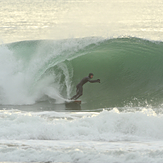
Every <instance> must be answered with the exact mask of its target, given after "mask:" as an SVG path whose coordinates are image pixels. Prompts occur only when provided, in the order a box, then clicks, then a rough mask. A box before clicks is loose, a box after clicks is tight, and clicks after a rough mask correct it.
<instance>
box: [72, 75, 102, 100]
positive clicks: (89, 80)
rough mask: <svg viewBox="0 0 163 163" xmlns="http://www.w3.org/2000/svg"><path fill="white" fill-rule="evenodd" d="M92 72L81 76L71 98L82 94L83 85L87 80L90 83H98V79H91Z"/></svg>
mask: <svg viewBox="0 0 163 163" xmlns="http://www.w3.org/2000/svg"><path fill="white" fill-rule="evenodd" d="M93 76H94V75H93V73H89V75H88V76H87V77H85V78H83V79H82V80H81V81H80V83H79V84H78V85H77V86H76V95H75V96H73V97H72V98H71V100H76V99H78V98H79V97H80V96H82V94H83V85H84V84H85V83H87V82H90V83H100V79H97V80H91V79H92V78H93Z"/></svg>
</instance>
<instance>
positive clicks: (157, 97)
mask: <svg viewBox="0 0 163 163" xmlns="http://www.w3.org/2000/svg"><path fill="white" fill-rule="evenodd" d="M67 42H69V44H67ZM67 42H66V41H65V42H64V41H55V44H54V42H53V41H29V42H19V43H13V44H10V45H8V48H9V49H10V50H11V51H12V52H13V53H14V56H15V57H16V59H17V60H21V61H22V62H23V68H22V73H24V74H25V73H26V74H27V75H28V76H30V84H29V85H28V88H29V89H28V94H30V95H33V94H35V93H36V92H37V94H38V95H37V98H36V99H37V100H39V99H40V98H42V97H43V96H44V95H45V94H46V95H47V96H49V97H52V98H55V97H63V98H69V97H71V96H72V95H74V94H75V89H76V85H77V84H78V82H80V80H81V79H82V78H83V77H85V76H87V75H88V74H89V73H90V72H92V73H94V79H97V78H99V79H101V83H100V84H99V83H93V84H91V83H87V84H85V85H84V93H83V96H82V97H81V100H82V101H83V107H86V108H89V109H91V108H93V109H95V108H105V107H115V106H117V107H118V106H119V107H120V106H126V105H130V104H132V105H134V106H140V105H147V104H151V105H157V106H158V105H161V104H162V97H163V43H162V42H151V41H147V40H142V39H138V38H116V39H109V40H98V41H97V39H96V41H92V40H91V41H90V40H89V39H88V38H85V39H81V40H80V39H76V40H75V39H74V40H73V43H72V44H71V43H70V42H71V41H70V40H67ZM70 44H71V46H70ZM67 47H68V48H67ZM22 54H23V55H22ZM36 61H37V62H36ZM38 63H39V64H38ZM34 65H35V66H34ZM29 69H30V70H29ZM27 70H28V71H27ZM45 86H46V87H48V88H51V90H57V91H55V94H57V95H50V93H49V92H48V91H47V90H44V91H42V92H40V91H39V89H41V90H43V89H44V88H45ZM51 94H52V93H51ZM36 99H34V101H36Z"/></svg>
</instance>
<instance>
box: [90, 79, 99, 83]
mask: <svg viewBox="0 0 163 163" xmlns="http://www.w3.org/2000/svg"><path fill="white" fill-rule="evenodd" d="M88 81H89V82H90V83H100V79H97V80H88Z"/></svg>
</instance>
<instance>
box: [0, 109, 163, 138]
mask: <svg viewBox="0 0 163 163" xmlns="http://www.w3.org/2000/svg"><path fill="white" fill-rule="evenodd" d="M0 115H1V130H0V133H1V134H0V138H1V139H9V140H11V139H14V140H31V139H34V140H87V141H143V140H146V141H147V140H162V139H163V127H162V123H163V116H162V114H156V113H155V112H154V110H152V109H146V108H142V109H141V110H140V111H134V112H120V111H119V110H118V109H117V108H114V109H112V110H110V111H107V110H103V111H102V112H78V113H75V112H74V113H70V112H69V113H65V112H54V111H53V112H39V113H38V112H21V111H20V110H5V111H4V110H2V111H0ZM153 131H154V132H153Z"/></svg>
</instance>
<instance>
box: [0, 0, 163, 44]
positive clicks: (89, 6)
mask: <svg viewBox="0 0 163 163" xmlns="http://www.w3.org/2000/svg"><path fill="white" fill-rule="evenodd" d="M0 6H1V9H0V19H1V22H0V29H1V30H0V38H1V39H2V40H3V41H5V42H11V41H18V40H34V39H62V38H70V37H87V36H104V37H114V36H121V35H123V36H126V35H130V36H137V37H142V38H148V39H157V40H162V39H163V38H162V36H161V34H162V32H163V28H162V23H163V19H162V18H163V12H162V11H163V2H162V1H161V0H156V1H153V0H146V1H140V0H139V1H135V0H131V1H128V0H116V1H114V0H110V1H108V0H102V1H98V0H87V1H85V0H81V1H72V0H60V1H54V0H47V1H42V0H34V1H31V0H26V1H21V0H14V1H11V0H6V1H0ZM8 9H10V10H8Z"/></svg>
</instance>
